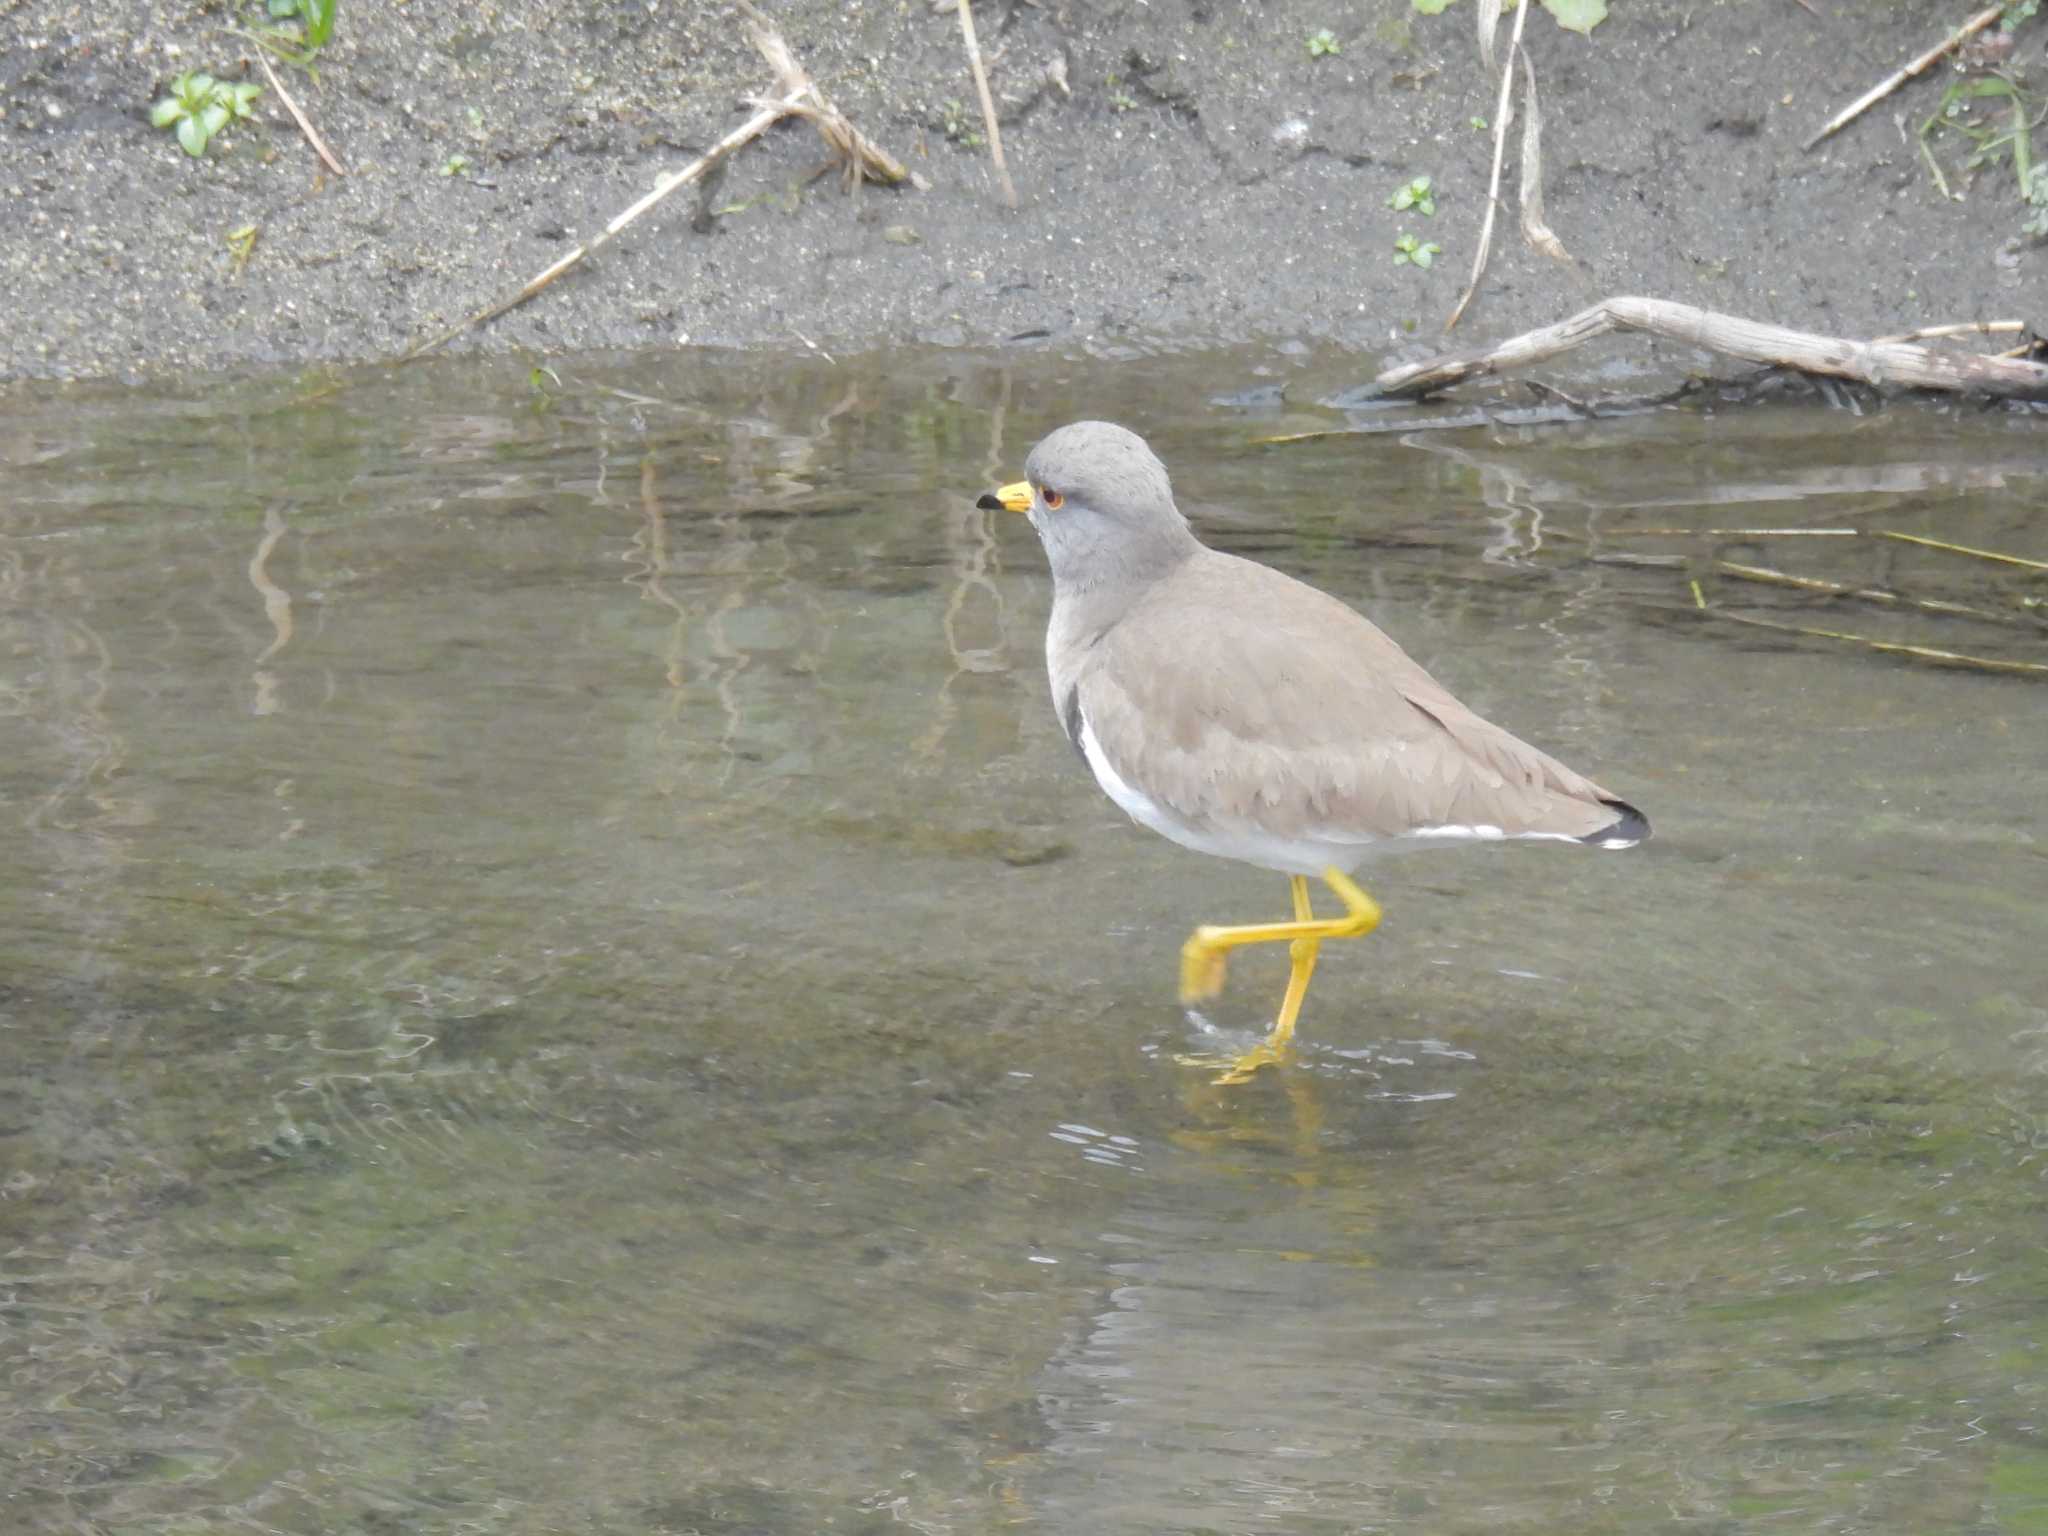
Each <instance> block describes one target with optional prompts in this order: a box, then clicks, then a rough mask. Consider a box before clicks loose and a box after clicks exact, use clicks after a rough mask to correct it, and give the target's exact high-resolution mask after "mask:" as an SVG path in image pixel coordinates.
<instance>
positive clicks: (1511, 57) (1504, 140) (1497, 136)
mask: <svg viewBox="0 0 2048 1536" xmlns="http://www.w3.org/2000/svg"><path fill="white" fill-rule="evenodd" d="M1529 10H1530V8H1529V7H1528V6H1526V5H1518V6H1516V7H1515V35H1514V36H1513V37H1511V38H1509V39H1508V56H1507V58H1506V59H1505V60H1503V61H1502V63H1501V68H1500V98H1499V100H1497V101H1496V102H1495V103H1494V113H1493V115H1494V125H1493V180H1492V181H1491V182H1490V183H1489V184H1488V186H1487V188H1486V217H1485V218H1483V219H1481V220H1480V222H1479V249H1478V250H1477V251H1476V252H1475V253H1474V254H1473V257H1472V280H1471V281H1470V282H1469V283H1467V284H1466V285H1465V291H1464V293H1463V294H1462V295H1460V296H1459V299H1458V307H1457V308H1456V309H1453V310H1452V311H1451V318H1450V319H1448V320H1446V321H1445V322H1444V329H1445V330H1446V331H1449V330H1452V329H1454V328H1455V327H1456V326H1457V324H1458V320H1459V318H1460V317H1461V316H1462V315H1463V314H1464V313H1465V306H1466V305H1468V304H1470V303H1471V302H1472V295H1473V294H1475V293H1477V292H1478V291H1479V279H1480V277H1481V275H1482V274H1484V273H1485V271H1486V258H1487V256H1488V255H1489V254H1491V252H1492V250H1493V216H1494V214H1495V213H1496V212H1498V211H1499V209H1500V173H1501V167H1502V166H1503V165H1504V164H1505V162H1506V160H1507V152H1508V123H1509V121H1510V119H1512V117H1513V116H1514V113H1513V112H1512V111H1511V110H1510V106H1509V103H1510V101H1511V97H1512V92H1513V90H1514V86H1515V55H1516V54H1518V53H1520V52H1521V51H1522V23H1523V22H1525V21H1527V20H1528V19H1529ZM1491 40H1492V29H1491V28H1489V27H1487V26H1486V25H1485V22H1484V21H1483V20H1482V22H1481V32H1480V50H1479V51H1480V52H1481V54H1489V55H1490V54H1491V53H1492V51H1493V50H1492V47H1491Z"/></svg>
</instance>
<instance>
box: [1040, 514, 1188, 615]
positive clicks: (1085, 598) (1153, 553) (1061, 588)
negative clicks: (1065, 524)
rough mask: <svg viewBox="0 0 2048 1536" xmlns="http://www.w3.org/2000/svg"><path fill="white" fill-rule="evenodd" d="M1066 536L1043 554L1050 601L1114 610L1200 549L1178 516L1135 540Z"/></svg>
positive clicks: (1064, 604)
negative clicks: (1096, 603)
mask: <svg viewBox="0 0 2048 1536" xmlns="http://www.w3.org/2000/svg"><path fill="white" fill-rule="evenodd" d="M1066 531H1067V532H1068V534H1069V537H1068V538H1066V539H1063V540H1062V541H1061V544H1060V547H1059V548H1057V549H1054V548H1051V547H1050V546H1048V549H1047V554H1048V555H1049V556H1050V557H1051V558H1050V559H1049V561H1048V563H1049V564H1050V565H1051V567H1052V590H1053V601H1054V602H1055V603H1058V604H1060V605H1062V606H1067V605H1073V604H1080V605H1084V606H1086V605H1090V604H1091V602H1092V601H1093V600H1096V599H1100V598H1104V597H1106V598H1108V599H1109V600H1110V601H1111V602H1112V603H1113V604H1114V606H1116V607H1117V608H1119V609H1121V608H1125V607H1128V606H1129V605H1130V602H1131V600H1132V599H1133V598H1134V597H1135V596H1136V595H1137V594H1138V593H1140V592H1142V591H1144V590H1145V588H1147V587H1149V586H1151V585H1152V583H1153V582H1155V581H1158V580H1160V579H1161V578H1162V577H1165V576H1169V575H1171V574H1172V573H1173V572H1174V571H1175V570H1176V569H1178V568H1179V567H1180V566H1181V564H1183V563H1184V562H1185V561H1187V560H1189V559H1190V558H1192V557H1193V556H1194V555H1195V554H1197V553H1198V552H1199V551H1200V550H1201V548H1202V545H1201V543H1200V541H1199V540H1197V539H1196V538H1195V536H1194V533H1193V532H1192V531H1191V530H1190V529H1189V527H1188V525H1187V523H1186V522H1185V521H1183V520H1182V519H1180V518H1179V517H1176V518H1174V519H1173V521H1172V522H1171V523H1168V524H1163V525H1161V526H1159V527H1157V528H1148V529H1146V530H1145V531H1144V533H1143V534H1142V536H1137V537H1132V536H1129V535H1126V536H1123V537H1119V538H1102V539H1088V540H1078V539H1074V538H1073V537H1072V536H1071V533H1072V531H1071V530H1066Z"/></svg>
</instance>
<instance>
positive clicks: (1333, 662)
mask: <svg viewBox="0 0 2048 1536" xmlns="http://www.w3.org/2000/svg"><path fill="white" fill-rule="evenodd" d="M1075 686H1076V688H1077V689H1078V693H1077V695H1076V697H1077V701H1078V704H1079V708H1080V712H1081V714H1082V716H1083V717H1084V718H1085V719H1086V721H1087V723H1088V726H1089V729H1090V730H1091V731H1092V732H1093V733H1094V736H1095V739H1096V742H1097V744H1098V746H1099V747H1100V749H1101V750H1102V752H1103V754H1104V755H1105V756H1106V757H1107V758H1108V760H1109V762H1110V764H1111V766H1112V767H1114V768H1115V769H1116V771H1117V773H1118V774H1119V775H1121V776H1122V777H1123V778H1124V779H1125V781H1126V782H1128V783H1130V784H1133V785H1135V786H1137V787H1138V788H1140V789H1142V790H1143V791H1144V792H1145V793H1146V794H1147V795H1149V796H1150V797H1151V798H1152V799H1153V800H1155V801H1157V802H1159V803H1160V804H1162V805H1164V806H1165V807H1167V808H1168V809H1170V810H1171V811H1172V812H1173V813H1174V814H1175V815H1176V816H1178V817H1180V818H1181V819H1183V820H1184V821H1186V822H1188V823H1189V824H1191V825H1193V826H1196V827H1202V828H1207V829H1212V830H1218V831H1224V830H1231V829H1237V828H1256V829H1258V830H1260V831H1262V832H1265V833H1268V834H1271V835H1275V836H1280V837H1296V836H1301V837H1319V838H1325V839H1329V840H1332V841H1353V840H1356V841H1360V842H1366V841H1373V840H1377V839H1381V838H1392V837H1399V836H1402V835H1403V834H1406V833H1412V832H1415V831H1417V830H1419V829H1424V828H1432V827H1498V828H1499V829H1500V831H1501V833H1502V834H1503V835H1505V836H1509V837H1515V836H1529V835H1536V834H1548V835H1551V836H1560V837H1585V836H1588V835H1590V834H1592V833H1594V832H1597V831H1599V830H1601V829H1603V828H1606V827H1608V826H1611V825H1613V824H1614V823H1615V821H1616V819H1617V810H1616V806H1617V805H1618V802H1615V801H1614V800H1613V797H1612V796H1610V795H1608V794H1607V792H1606V791H1604V790H1603V789H1601V788H1600V786H1598V785H1597V784H1595V783H1593V782H1592V781H1591V780H1590V779H1587V778H1585V777H1584V776H1582V775H1580V774H1577V773H1574V772H1573V771H1572V770H1571V769H1569V768H1567V767H1565V766H1564V765H1563V764H1562V763H1560V762H1558V761H1557V760H1556V759H1555V758H1553V757H1551V756H1549V755H1548V754H1546V753H1543V752H1540V751H1538V750H1537V749H1536V748H1534V747H1532V746H1530V745H1529V744H1528V743H1527V742H1524V741H1521V740H1519V739H1518V738H1516V737H1514V736H1512V735H1510V734H1509V733H1508V732H1506V731H1504V730H1502V729H1501V728H1500V727H1499V726H1496V725H1494V724H1492V723H1491V722H1489V721H1487V720H1483V719H1481V718H1480V717H1479V716H1478V715H1476V714H1474V713H1473V712H1472V711H1471V710H1469V709H1467V708H1466V707H1465V706H1464V705H1462V704H1460V703H1459V702H1458V701H1457V700H1456V699H1455V698H1453V697H1452V696H1451V694H1450V693H1449V692H1448V691H1447V690H1446V689H1445V688H1444V687H1443V686H1442V685H1441V684H1439V683H1438V682H1437V681H1436V680H1435V679H1434V678H1432V677H1431V676H1430V675H1429V674H1428V673H1427V672H1425V671H1423V669H1422V668H1421V667H1420V666H1418V665H1417V664H1416V663H1415V662H1414V661H1413V660H1412V659H1411V658H1410V657H1409V656H1408V654H1407V653H1406V652H1405V651H1403V650H1402V649H1401V648H1400V647H1399V646H1397V645H1396V644H1394V642H1393V641H1392V640H1390V639H1388V638H1387V636H1386V635H1385V634H1384V633H1382V632H1381V631H1380V630H1379V628H1378V627H1377V626H1375V625H1374V624H1372V623H1371V622H1370V621H1368V620H1367V619H1366V618H1364V617H1363V616H1362V615H1360V614H1359V613H1357V612H1356V611H1354V610H1353V609H1351V608H1349V607H1346V606H1345V605H1344V604H1343V603H1341V602H1338V601H1337V600H1336V599H1335V598H1332V597H1330V596H1328V595H1326V594H1324V593H1322V592H1319V591H1317V590H1316V589H1315V588H1313V587H1310V586H1306V585H1304V584H1303V583H1301V582H1298V581H1296V580H1294V579H1293V578H1292V577H1289V576H1286V575H1283V574H1282V573H1280V572H1278V571H1275V570H1272V569H1271V568H1269V567H1267V566H1263V565H1259V564H1256V563H1254V562H1252V561H1248V560H1241V559H1238V558H1237V557H1235V556H1232V555H1225V554H1222V553H1220V552H1217V551H1212V550H1204V551H1202V552H1201V554H1199V555H1197V556H1196V557H1194V558H1193V559H1191V560H1189V561H1188V562H1187V563H1186V564H1185V565H1184V566H1182V567H1180V568H1179V569H1178V570H1176V571H1175V572H1174V573H1173V575H1171V576H1170V577H1168V578H1167V579H1166V580H1164V581H1162V582H1160V583H1158V584H1156V585H1155V586H1154V587H1152V588H1151V589H1149V590H1148V591H1147V592H1146V593H1145V594H1144V595H1143V596H1141V597H1140V598H1139V600H1138V601H1137V602H1136V603H1135V604H1133V605H1132V607H1131V609H1130V610H1129V612H1128V613H1127V614H1126V615H1125V616H1124V617H1123V619H1122V620H1120V621H1119V622H1118V623H1117V624H1115V625H1114V626H1112V627H1111V628H1110V629H1109V630H1108V631H1107V632H1106V633H1104V634H1103V635H1102V636H1101V637H1100V639H1099V640H1097V641H1096V642H1095V644H1094V645H1093V646H1091V647H1090V648H1089V649H1088V652H1087V654H1086V655H1085V657H1084V658H1083V659H1082V660H1081V663H1080V665H1079V666H1078V667H1077V668H1076V671H1075Z"/></svg>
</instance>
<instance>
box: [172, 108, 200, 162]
mask: <svg viewBox="0 0 2048 1536" xmlns="http://www.w3.org/2000/svg"><path fill="white" fill-rule="evenodd" d="M206 140H207V130H206V124H204V123H202V122H201V121H200V120H199V119H198V118H196V117H184V118H180V119H179V120H178V142H179V143H180V144H182V145H183V146H184V147H185V153H186V154H188V155H190V156H192V157H193V158H194V159H195V160H196V159H197V158H198V157H199V156H201V155H203V154H205V153H206Z"/></svg>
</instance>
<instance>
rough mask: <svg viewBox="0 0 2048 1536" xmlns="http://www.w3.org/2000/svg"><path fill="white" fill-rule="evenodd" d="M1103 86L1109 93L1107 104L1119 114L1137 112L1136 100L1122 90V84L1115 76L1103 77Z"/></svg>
mask: <svg viewBox="0 0 2048 1536" xmlns="http://www.w3.org/2000/svg"><path fill="white" fill-rule="evenodd" d="M1102 84H1103V86H1104V87H1105V88H1106V89H1107V90H1108V91H1109V104H1110V106H1112V107H1114V108H1115V109H1116V110H1117V111H1119V112H1135V111H1137V110H1138V98H1137V97H1135V96H1133V95H1132V94H1131V93H1130V92H1129V91H1127V90H1125V89H1124V83H1123V81H1122V80H1121V79H1119V78H1118V77H1117V76H1115V75H1104V76H1103V77H1102Z"/></svg>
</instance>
